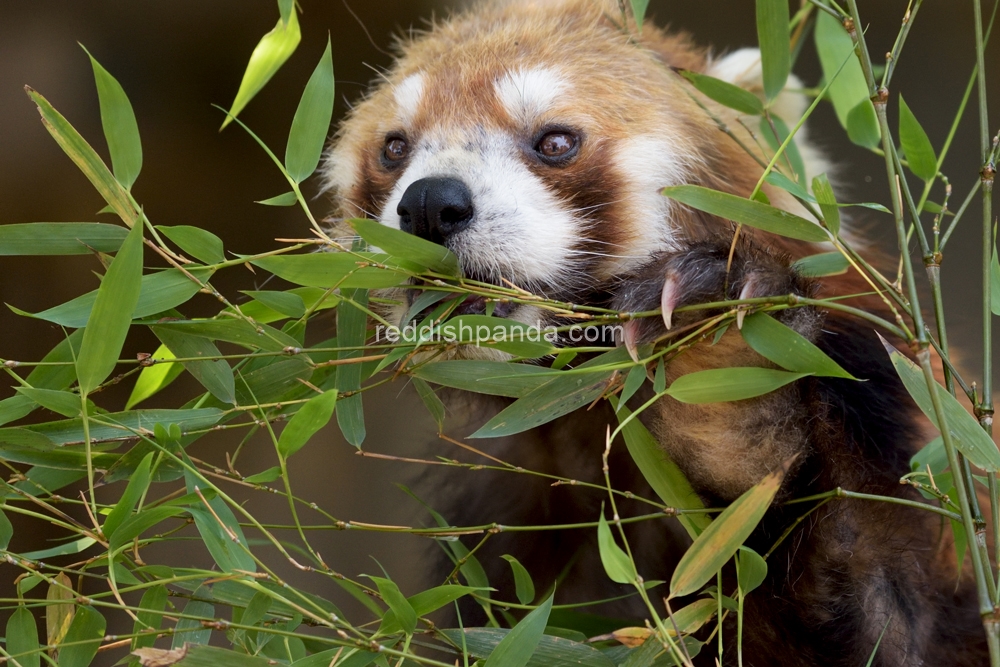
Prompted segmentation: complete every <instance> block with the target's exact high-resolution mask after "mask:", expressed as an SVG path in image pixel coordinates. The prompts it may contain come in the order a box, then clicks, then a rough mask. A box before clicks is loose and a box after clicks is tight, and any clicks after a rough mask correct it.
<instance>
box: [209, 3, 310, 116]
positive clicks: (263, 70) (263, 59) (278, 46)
mask: <svg viewBox="0 0 1000 667" xmlns="http://www.w3.org/2000/svg"><path fill="white" fill-rule="evenodd" d="M301 40H302V32H301V29H300V28H299V17H298V15H297V13H296V12H294V11H293V12H290V13H289V16H288V19H287V20H282V19H279V20H278V24H277V25H276V26H274V29H273V30H271V32H269V33H267V34H266V35H264V37H262V38H261V40H260V42H259V43H258V44H257V47H256V48H255V49H254V50H253V53H252V54H251V55H250V62H249V63H248V64H247V69H246V72H245V73H244V74H243V81H241V82H240V89H239V91H238V92H237V93H236V99H235V100H233V106H232V108H231V109H230V110H229V114H230V115H228V116H226V120H225V121H223V123H222V127H226V125H229V123H230V122H231V121H232V119H233V118H235V117H236V116H238V115H240V112H241V111H243V108H244V107H245V106H246V105H247V103H248V102H249V101H250V100H252V99H253V97H254V96H255V95H256V94H257V93H258V92H260V89H261V88H263V87H264V85H265V84H266V83H267V82H268V81H270V80H271V77H272V76H274V74H275V72H277V71H278V70H279V69H280V68H281V66H282V65H284V64H285V61H286V60H288V57H289V56H291V55H292V53H293V52H294V51H295V47H297V46H298V45H299V42H300V41H301Z"/></svg>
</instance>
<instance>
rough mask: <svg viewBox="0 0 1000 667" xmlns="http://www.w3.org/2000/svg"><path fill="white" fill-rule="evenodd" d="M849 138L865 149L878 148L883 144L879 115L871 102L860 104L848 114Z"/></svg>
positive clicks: (866, 101) (865, 101)
mask: <svg viewBox="0 0 1000 667" xmlns="http://www.w3.org/2000/svg"><path fill="white" fill-rule="evenodd" d="M847 137H848V138H849V139H850V140H851V141H853V142H854V143H855V144H857V145H858V146H864V147H865V148H876V147H877V146H878V145H879V144H880V143H881V142H882V130H881V129H880V127H879V122H878V114H877V113H876V112H875V107H874V106H872V103H871V102H870V101H869V100H862V101H861V102H858V105H857V106H856V107H854V108H853V109H851V111H850V113H848V114H847Z"/></svg>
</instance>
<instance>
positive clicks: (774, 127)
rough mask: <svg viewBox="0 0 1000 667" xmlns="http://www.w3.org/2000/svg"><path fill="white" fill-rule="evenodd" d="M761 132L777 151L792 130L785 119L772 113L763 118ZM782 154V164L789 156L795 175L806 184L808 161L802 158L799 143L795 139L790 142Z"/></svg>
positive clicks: (773, 149) (769, 144) (800, 181)
mask: <svg viewBox="0 0 1000 667" xmlns="http://www.w3.org/2000/svg"><path fill="white" fill-rule="evenodd" d="M760 133H761V134H762V135H763V136H764V141H766V142H767V145H768V146H770V147H771V150H772V151H775V152H777V150H778V149H779V148H781V144H783V143H785V140H786V139H788V135H789V134H790V133H791V131H790V130H789V129H788V126H787V125H786V124H785V121H783V120H782V119H780V118H778V117H777V116H773V115H772V116H771V117H770V118H761V120H760ZM782 155H783V156H784V157H782V158H781V162H780V164H784V160H785V158H788V161H789V162H790V163H791V164H792V170H793V171H794V172H795V177H796V178H797V179H798V182H799V183H802V184H803V185H804V184H805V183H806V163H805V160H803V159H802V153H801V152H800V151H799V145H798V144H797V143H796V142H795V139H792V140H791V141H790V142H788V145H787V146H786V147H785V152H784V153H783V154H782ZM772 173H774V172H772Z"/></svg>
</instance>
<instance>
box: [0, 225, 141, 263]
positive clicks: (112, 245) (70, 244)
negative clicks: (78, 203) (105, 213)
mask: <svg viewBox="0 0 1000 667" xmlns="http://www.w3.org/2000/svg"><path fill="white" fill-rule="evenodd" d="M126 236H128V229H126V228H125V227H120V226H119V225H106V224H103V223H100V222H28V223H23V224H15V225H0V256H4V255H89V254H91V253H92V252H94V251H98V252H108V253H112V252H118V249H119V248H120V247H121V245H122V241H124V240H125V237H126Z"/></svg>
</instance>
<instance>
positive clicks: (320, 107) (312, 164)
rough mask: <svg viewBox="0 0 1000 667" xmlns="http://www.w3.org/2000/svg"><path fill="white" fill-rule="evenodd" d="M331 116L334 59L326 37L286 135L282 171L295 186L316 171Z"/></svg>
mask: <svg viewBox="0 0 1000 667" xmlns="http://www.w3.org/2000/svg"><path fill="white" fill-rule="evenodd" d="M332 117H333V56H332V55H331V52H330V38H329V37H327V40H326V50H325V51H323V55H322V57H320V59H319V63H318V64H317V65H316V69H315V70H313V73H312V76H310V77H309V82H308V83H307V84H306V89H305V91H303V93H302V99H301V100H299V107H298V109H296V110H295V118H294V119H292V128H291V130H289V133H288V146H287V148H286V149H285V168H286V169H287V170H288V175H289V176H291V177H292V180H294V181H295V182H296V183H301V182H302V181H304V180H306V179H307V178H309V177H310V176H312V174H313V172H314V171H316V167H317V166H318V165H319V159H320V156H322V154H323V146H324V145H325V144H326V138H327V136H328V135H329V133H330V119H331V118H332Z"/></svg>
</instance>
